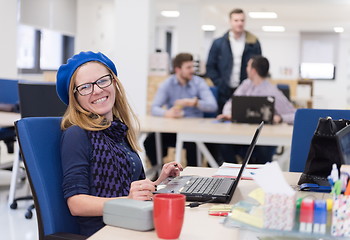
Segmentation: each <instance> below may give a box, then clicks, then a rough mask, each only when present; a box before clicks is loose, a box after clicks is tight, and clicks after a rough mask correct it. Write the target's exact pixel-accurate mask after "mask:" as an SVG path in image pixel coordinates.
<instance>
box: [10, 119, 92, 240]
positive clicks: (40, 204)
mask: <svg viewBox="0 0 350 240" xmlns="http://www.w3.org/2000/svg"><path fill="white" fill-rule="evenodd" d="M60 123H61V118H60V117H33V118H24V119H21V120H19V121H17V122H16V123H15V128H16V132H17V137H18V142H19V146H20V151H21V154H22V156H23V161H24V164H25V167H26V171H27V175H28V178H29V183H30V187H31V190H32V193H33V198H34V203H35V209H36V212H37V220H38V230H39V240H53V239H86V237H85V236H81V235H78V234H79V225H78V224H77V222H76V219H75V218H74V217H73V216H72V215H71V214H70V212H69V209H68V206H67V203H66V201H65V199H64V197H63V192H62V167H61V153H60V141H61V134H62V132H61V129H60Z"/></svg>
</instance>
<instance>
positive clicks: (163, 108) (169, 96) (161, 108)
mask: <svg viewBox="0 0 350 240" xmlns="http://www.w3.org/2000/svg"><path fill="white" fill-rule="evenodd" d="M173 69H174V72H175V74H173V75H171V76H170V77H169V78H168V79H167V80H165V81H164V82H163V83H162V84H161V86H160V87H159V89H158V91H157V94H156V96H155V98H154V101H153V104H152V109H151V113H152V115H154V116H160V117H167V118H182V117H196V118H200V117H203V115H204V112H215V111H217V103H216V100H215V98H214V96H213V94H212V92H211V91H210V88H209V86H208V85H207V83H206V82H205V80H204V79H203V78H200V77H198V76H194V64H193V56H192V55H191V54H189V53H180V54H178V55H177V56H176V57H175V58H174V60H173ZM175 144H176V134H173V133H163V134H162V148H163V149H162V156H165V155H166V153H167V149H168V147H175ZM144 147H145V150H146V155H147V157H148V158H149V159H150V161H151V163H152V165H153V166H155V165H156V164H157V158H156V149H155V135H154V133H151V134H149V135H148V137H147V138H146V140H145V142H144ZM184 147H185V149H186V158H187V165H188V166H195V165H196V146H195V144H194V143H185V144H184Z"/></svg>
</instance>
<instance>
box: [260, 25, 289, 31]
mask: <svg viewBox="0 0 350 240" xmlns="http://www.w3.org/2000/svg"><path fill="white" fill-rule="evenodd" d="M262 30H263V31H264V32H284V31H285V30H286V29H285V28H284V27H283V26H263V27H262Z"/></svg>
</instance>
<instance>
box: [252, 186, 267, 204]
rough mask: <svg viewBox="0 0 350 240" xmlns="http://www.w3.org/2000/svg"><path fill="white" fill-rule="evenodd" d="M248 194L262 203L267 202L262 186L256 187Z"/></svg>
mask: <svg viewBox="0 0 350 240" xmlns="http://www.w3.org/2000/svg"><path fill="white" fill-rule="evenodd" d="M248 196H249V197H251V198H253V199H255V200H256V201H258V202H259V203H260V204H261V205H264V203H265V193H264V191H263V190H262V188H256V189H255V190H253V191H251V192H250V193H249V195H248Z"/></svg>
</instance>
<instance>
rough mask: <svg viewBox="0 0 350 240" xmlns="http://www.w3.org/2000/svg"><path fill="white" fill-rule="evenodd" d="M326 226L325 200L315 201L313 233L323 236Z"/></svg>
mask: <svg viewBox="0 0 350 240" xmlns="http://www.w3.org/2000/svg"><path fill="white" fill-rule="evenodd" d="M326 224H327V205H326V201H325V200H315V204H314V233H320V234H325V233H326Z"/></svg>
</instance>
